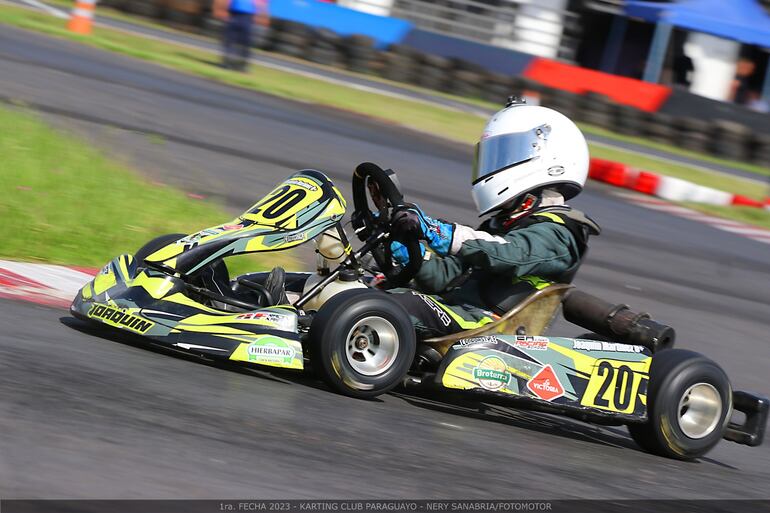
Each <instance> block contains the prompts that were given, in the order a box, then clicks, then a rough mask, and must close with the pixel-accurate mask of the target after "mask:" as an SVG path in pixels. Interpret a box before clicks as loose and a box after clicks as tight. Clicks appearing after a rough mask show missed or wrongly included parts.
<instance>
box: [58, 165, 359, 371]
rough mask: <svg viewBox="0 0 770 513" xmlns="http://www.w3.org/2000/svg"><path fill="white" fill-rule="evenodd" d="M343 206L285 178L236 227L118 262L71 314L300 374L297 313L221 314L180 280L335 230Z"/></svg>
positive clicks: (319, 187)
mask: <svg viewBox="0 0 770 513" xmlns="http://www.w3.org/2000/svg"><path fill="white" fill-rule="evenodd" d="M345 206H346V205H345V200H344V198H343V197H342V194H341V193H340V192H339V190H338V189H337V188H336V187H335V186H334V185H333V184H332V182H331V181H330V180H329V179H328V178H327V177H326V176H325V175H323V174H322V173H320V172H318V171H313V170H305V171H300V172H299V173H296V174H295V175H293V176H291V177H289V178H288V179H287V180H285V181H284V182H283V183H282V184H280V185H279V186H278V187H276V188H275V189H274V190H273V191H271V192H270V194H268V195H267V196H266V197H265V198H264V199H262V200H261V201H259V202H258V203H256V204H255V205H254V206H253V207H251V208H250V209H249V210H248V211H246V212H245V213H243V214H242V215H241V216H239V217H238V218H236V219H235V220H233V221H231V222H229V223H226V224H223V225H219V226H215V227H212V228H208V229H205V230H202V231H200V232H197V233H194V234H192V235H189V236H187V237H184V238H182V239H180V240H178V241H175V242H173V243H171V244H169V245H167V246H165V247H163V248H161V249H159V250H157V251H155V252H154V253H152V254H151V255H149V257H147V258H145V260H144V263H142V264H143V265H140V263H139V262H137V261H136V260H135V259H134V257H133V256H132V255H128V254H126V255H121V256H119V257H117V258H115V259H113V260H112V261H111V262H110V263H109V264H107V265H106V266H104V268H103V269H102V270H101V272H100V273H99V274H98V275H97V276H96V277H95V278H94V280H93V281H91V282H90V283H88V284H86V285H85V286H84V287H83V288H82V289H81V291H80V293H79V294H78V295H77V297H76V298H75V300H74V301H73V303H72V306H71V308H70V310H71V312H72V313H73V315H75V316H76V317H80V318H86V319H90V320H93V321H97V322H100V323H103V324H106V325H109V326H112V327H115V328H118V329H121V330H125V331H127V332H130V333H134V334H137V335H142V336H145V337H148V338H151V339H153V340H155V341H157V342H161V343H163V344H164V345H169V346H173V347H175V348H178V349H183V350H188V351H191V352H194V353H198V354H205V355H207V356H213V357H220V358H225V359H229V360H235V361H242V362H247V363H253V364H259V365H267V366H272V367H283V368H288V369H302V368H303V352H302V345H301V343H300V340H299V334H298V325H297V320H298V313H297V310H296V309H295V308H294V307H292V306H291V305H279V306H272V307H266V308H258V309H254V310H251V311H240V312H232V311H223V310H219V309H217V308H212V307H211V306H208V305H207V304H203V303H201V302H200V301H197V300H196V299H194V298H193V297H194V295H191V294H188V293H187V286H186V279H187V278H190V277H194V276H195V273H196V272H199V271H200V270H202V269H205V268H206V267H207V266H209V265H211V264H213V263H216V262H219V261H220V260H221V259H223V258H225V257H227V256H231V255H239V254H245V253H257V252H266V251H280V250H284V249H289V248H292V247H295V246H297V245H299V244H302V243H304V242H307V241H309V240H312V239H313V238H314V237H316V236H317V235H319V234H321V233H323V232H324V231H326V230H328V229H329V228H331V227H334V226H335V225H337V224H338V223H339V222H340V221H341V219H342V217H343V215H344V214H345Z"/></svg>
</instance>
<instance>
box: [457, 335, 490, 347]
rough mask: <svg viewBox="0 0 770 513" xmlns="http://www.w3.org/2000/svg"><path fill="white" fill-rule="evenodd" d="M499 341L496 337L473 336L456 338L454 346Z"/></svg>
mask: <svg viewBox="0 0 770 513" xmlns="http://www.w3.org/2000/svg"><path fill="white" fill-rule="evenodd" d="M498 342H499V339H498V338H497V337H474V338H464V339H461V340H458V341H457V343H456V344H455V347H468V346H478V345H481V344H497V343H498Z"/></svg>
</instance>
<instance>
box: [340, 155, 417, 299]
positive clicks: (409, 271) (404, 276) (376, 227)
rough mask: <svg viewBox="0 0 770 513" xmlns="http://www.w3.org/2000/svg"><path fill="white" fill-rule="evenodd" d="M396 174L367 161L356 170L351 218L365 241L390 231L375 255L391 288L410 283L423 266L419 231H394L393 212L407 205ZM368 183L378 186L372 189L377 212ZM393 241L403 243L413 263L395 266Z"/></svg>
mask: <svg viewBox="0 0 770 513" xmlns="http://www.w3.org/2000/svg"><path fill="white" fill-rule="evenodd" d="M392 174H393V172H392V171H390V170H388V171H385V170H383V169H382V168H381V167H380V166H378V165H376V164H372V163H371V162H364V163H363V164H360V165H359V166H358V167H356V170H355V172H354V173H353V206H354V207H355V210H354V211H353V215H352V218H351V221H352V224H353V228H355V229H356V233H357V235H358V238H359V239H361V240H362V241H366V240H368V239H369V238H370V237H372V236H373V235H377V234H379V233H387V234H389V235H388V236H387V237H385V238H384V239H382V243H381V244H379V245H378V246H377V247H375V248H374V249H372V256H373V257H374V260H375V261H376V262H377V265H378V266H379V268H380V270H381V271H382V273H383V274H384V275H385V278H386V279H387V285H388V288H392V287H403V286H405V285H407V284H408V283H409V282H410V281H411V280H412V278H414V277H415V276H416V275H417V272H418V271H419V270H420V267H421V266H422V251H421V249H420V241H419V233H418V232H417V231H416V230H403V229H402V230H398V231H393V230H392V229H391V226H390V221H391V217H392V214H393V212H394V211H395V210H396V209H398V208H404V207H405V206H407V205H406V204H405V203H404V195H403V194H401V191H399V190H398V187H397V186H396V184H395V183H394V182H393V180H392V179H391V178H390V176H391V175H392ZM367 179H368V183H367ZM367 185H374V186H376V187H373V188H372V189H370V190H369V193H370V194H371V195H372V201H373V202H374V205H375V206H376V207H377V209H378V212H377V213H376V214H375V213H374V212H372V210H371V209H370V207H369V200H368V196H369V195H367ZM373 189H374V190H373ZM375 192H376V194H374V193H375ZM393 241H398V242H400V243H401V244H403V245H404V246H405V247H406V250H407V253H408V254H409V263H408V264H406V265H405V266H402V267H401V268H400V270H399V269H398V268H397V267H395V266H394V265H393V256H392V254H391V251H390V243H391V242H393Z"/></svg>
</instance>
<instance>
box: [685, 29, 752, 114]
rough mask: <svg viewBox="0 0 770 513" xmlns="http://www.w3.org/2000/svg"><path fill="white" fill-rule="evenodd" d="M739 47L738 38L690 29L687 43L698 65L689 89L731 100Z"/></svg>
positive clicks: (688, 54) (693, 59) (691, 57)
mask: <svg viewBox="0 0 770 513" xmlns="http://www.w3.org/2000/svg"><path fill="white" fill-rule="evenodd" d="M740 50H741V44H740V43H738V42H736V41H730V40H728V39H722V38H719V37H716V36H712V35H709V34H703V33H702V32H690V33H689V34H688V35H687V42H686V43H685V45H684V52H685V54H687V56H688V57H689V58H690V59H692V62H693V66H694V68H695V70H694V71H693V75H692V84H691V85H690V91H691V92H692V93H695V94H697V95H700V96H705V97H707V98H712V99H714V100H729V96H730V86H731V84H732V81H733V79H734V78H735V64H736V62H737V60H738V55H739V53H740Z"/></svg>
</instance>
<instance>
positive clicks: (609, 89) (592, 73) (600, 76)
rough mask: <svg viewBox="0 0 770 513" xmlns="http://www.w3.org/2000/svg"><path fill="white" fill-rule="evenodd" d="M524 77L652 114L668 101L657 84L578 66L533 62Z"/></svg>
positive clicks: (669, 92) (662, 88)
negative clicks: (593, 95) (591, 94)
mask: <svg viewBox="0 0 770 513" xmlns="http://www.w3.org/2000/svg"><path fill="white" fill-rule="evenodd" d="M524 76H525V77H527V78H530V79H532V80H535V81H537V82H540V83H541V84H543V85H547V86H548V87H553V88H555V89H562V90H564V91H570V92H573V93H576V94H583V93H587V92H594V93H599V94H603V95H606V96H609V97H610V98H612V99H613V100H615V101H616V102H618V103H623V104H625V105H632V106H634V107H636V108H638V109H642V110H645V111H647V112H655V111H657V110H658V109H660V107H661V105H663V103H664V102H665V101H666V100H667V99H668V96H669V95H670V94H671V89H670V88H668V87H665V86H662V85H659V84H651V83H649V82H642V81H641V80H636V79H633V78H628V77H621V76H618V75H611V74H609V73H604V72H601V71H596V70H592V69H587V68H581V67H579V66H572V65H569V64H563V63H561V62H556V61H551V60H549V59H543V58H536V59H533V60H532V62H530V64H529V66H527V69H526V70H524Z"/></svg>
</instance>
